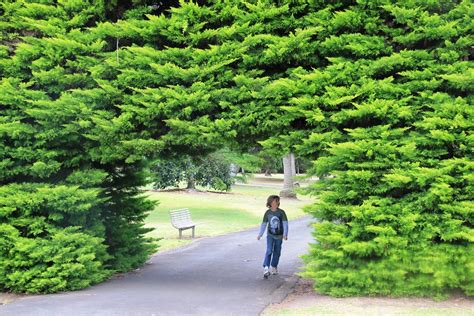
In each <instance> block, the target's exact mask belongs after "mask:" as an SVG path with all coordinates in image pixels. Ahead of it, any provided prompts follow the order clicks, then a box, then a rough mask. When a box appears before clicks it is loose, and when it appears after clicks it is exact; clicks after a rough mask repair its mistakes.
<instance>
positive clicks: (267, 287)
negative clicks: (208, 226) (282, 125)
mask: <svg viewBox="0 0 474 316" xmlns="http://www.w3.org/2000/svg"><path fill="white" fill-rule="evenodd" d="M310 222H311V220H310V218H309V217H305V218H302V219H299V220H296V221H291V222H290V223H289V226H290V231H289V239H288V241H284V242H283V248H282V256H281V259H280V265H279V270H280V274H279V275H277V276H270V278H269V279H268V280H264V279H263V277H262V267H261V265H262V261H263V255H264V252H265V238H262V239H261V240H260V241H257V240H256V236H257V229H256V228H255V229H252V230H247V231H243V232H239V233H233V234H229V235H224V236H219V237H213V238H203V239H200V240H197V241H196V242H194V243H192V244H191V245H189V246H186V247H184V248H180V249H176V250H171V251H167V252H163V253H158V254H156V255H155V256H153V257H152V258H151V259H150V261H149V263H148V264H147V265H145V266H144V267H143V268H142V269H139V270H137V271H135V272H131V273H128V274H125V275H123V276H121V277H115V278H113V279H112V280H110V281H107V282H104V283H102V284H99V285H96V286H93V287H90V288H88V289H85V290H81V291H75V292H68V293H62V294H51V295H35V296H27V297H24V298H20V299H19V300H16V301H14V302H12V303H10V304H7V305H3V306H0V315H2V316H7V315H15V316H21V315H35V316H37V315H48V316H51V315H67V316H69V315H71V316H72V315H74V316H75V315H150V316H151V315H226V316H230V315H239V316H240V315H258V314H260V312H261V311H262V310H263V309H264V308H265V307H266V306H267V305H269V304H271V303H278V302H281V301H282V300H283V299H284V298H285V297H286V296H287V295H288V293H289V292H290V290H291V288H292V287H293V286H294V284H295V282H296V279H297V278H296V277H295V276H294V273H295V272H298V268H299V267H300V266H301V259H300V258H299V256H300V255H302V254H304V253H305V252H306V251H307V249H308V243H310V242H311V241H312V237H311V227H310ZM198 229H199V228H198Z"/></svg>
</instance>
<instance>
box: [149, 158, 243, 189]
mask: <svg viewBox="0 0 474 316" xmlns="http://www.w3.org/2000/svg"><path fill="white" fill-rule="evenodd" d="M230 171H231V170H230V161H229V160H227V159H226V158H225V157H224V156H223V155H222V154H220V153H213V154H209V155H207V156H205V157H190V156H184V157H183V158H169V159H160V160H158V161H156V162H155V163H153V164H152V167H151V180H152V181H153V183H154V184H153V186H154V187H155V188H157V189H165V188H167V187H179V185H180V183H182V182H186V184H187V185H186V189H189V190H194V189H196V185H199V186H203V187H208V188H212V189H214V190H217V191H229V190H230V189H231V185H232V184H233V181H234V179H233V178H232V176H231V172H230Z"/></svg>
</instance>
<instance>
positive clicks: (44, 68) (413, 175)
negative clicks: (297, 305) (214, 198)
mask: <svg viewBox="0 0 474 316" xmlns="http://www.w3.org/2000/svg"><path fill="white" fill-rule="evenodd" d="M172 3H173V2H169V3H168V2H167V3H166V4H165V5H163V8H154V7H147V5H149V4H150V3H149V2H148V1H141V0H140V1H132V2H127V3H125V2H120V1H113V2H110V3H108V4H107V5H106V6H104V4H103V2H102V1H95V0H94V1H93V0H91V1H79V2H78V1H72V2H70V1H59V2H54V1H38V2H37V3H35V2H34V1H4V2H2V4H1V10H2V11H3V12H4V14H3V15H1V16H0V78H2V79H1V80H0V107H1V112H0V138H1V139H2V141H1V142H0V157H1V159H0V181H1V184H2V185H4V186H6V188H7V189H5V190H6V191H5V192H6V193H4V196H5V197H4V198H3V200H2V204H1V205H0V207H1V209H2V215H1V216H2V225H7V226H8V227H7V226H5V227H6V228H5V229H6V230H7V231H8V232H10V233H11V234H13V235H12V236H18V238H27V239H31V240H32V241H30V242H39V240H38V241H35V239H36V238H42V239H46V240H50V239H51V238H52V236H53V235H54V234H55V232H56V230H55V229H58V227H60V228H63V227H79V228H78V229H79V230H78V232H80V233H81V234H86V235H88V236H90V237H91V238H99V239H100V240H104V241H103V245H105V246H106V247H107V252H108V254H109V255H110V259H104V257H101V256H97V258H102V259H100V260H99V259H98V261H99V262H100V263H101V264H102V269H110V270H112V269H117V270H120V271H124V270H127V269H130V268H132V267H134V266H137V265H139V264H141V263H143V262H144V260H146V257H147V255H148V254H149V253H150V252H151V251H152V250H153V246H152V244H151V243H150V240H147V239H146V238H144V237H143V234H144V233H146V232H147V229H145V228H144V227H143V221H144V218H145V216H146V213H147V212H148V211H149V210H150V209H151V208H152V207H153V205H152V203H150V202H147V201H146V200H145V199H143V198H142V197H141V195H140V193H141V192H140V190H139V188H140V187H141V186H143V185H144V184H145V183H146V181H145V179H146V177H145V175H144V174H143V170H144V161H145V158H146V157H148V156H158V157H159V158H165V157H171V156H174V155H176V154H177V153H179V154H180V155H188V156H190V157H198V156H206V155H208V154H209V153H211V152H214V151H215V150H216V149H219V148H222V147H223V146H229V147H230V148H240V149H241V150H242V151H246V150H248V149H250V148H254V147H255V146H256V144H257V143H260V144H261V145H262V146H263V147H264V149H265V151H264V152H265V153H270V155H271V156H272V157H273V156H275V155H277V154H280V153H284V152H288V151H289V150H292V151H293V152H295V153H296V154H297V155H298V156H300V157H304V158H307V159H311V160H312V161H314V165H313V166H312V168H311V172H312V173H313V174H315V175H317V176H319V177H320V178H321V181H318V182H317V184H315V185H314V186H313V187H310V188H309V189H308V191H309V192H310V193H312V194H314V195H318V196H319V198H320V199H319V202H318V203H317V204H315V205H312V206H310V207H308V212H309V213H311V214H312V215H313V216H315V217H316V218H318V219H319V220H320V223H319V224H317V225H316V228H315V232H314V236H315V238H316V240H317V243H315V244H314V245H312V247H311V250H310V253H309V254H308V255H307V256H306V258H305V262H306V270H305V272H304V275H306V276H307V277H311V278H314V279H315V280H316V282H315V286H316V288H317V289H319V290H320V291H322V292H324V293H329V294H332V295H338V296H344V295H355V294H357V295H376V294H384V295H388V294H389V295H433V296H443V295H445V294H446V293H447V291H448V290H450V289H462V290H463V291H464V292H465V293H467V294H469V295H472V293H473V288H472V286H473V284H474V277H473V275H474V272H473V265H472V263H471V262H472V259H471V258H472V253H473V250H472V239H473V237H472V236H473V230H472V227H473V215H472V210H473V201H472V196H474V195H473V193H474V190H473V177H472V174H473V162H472V161H473V150H472V148H474V142H473V140H474V138H473V136H472V130H473V122H474V118H473V114H474V113H473V109H472V103H473V102H472V101H473V98H472V91H471V90H472V88H471V87H472V75H473V72H472V68H473V67H472V46H473V44H474V43H473V37H472V34H471V33H472V12H473V5H472V3H471V1H450V0H446V1H412V0H406V1H389V0H384V1H315V2H311V1H266V0H265V1H250V2H242V1H233V0H232V1H212V2H199V3H194V2H188V1H181V2H179V6H178V5H177V6H178V7H176V8H172V9H170V10H169V11H166V12H164V11H163V10H165V9H164V8H166V9H167V8H169V7H170V5H171V4H172ZM128 9H130V11H127V10H128ZM162 12H164V14H160V13H162ZM107 17H108V18H109V20H106V18H107ZM119 18H121V19H119ZM117 19H118V20H117ZM115 20H117V22H114V21H115ZM82 177H84V180H82V179H81V178H82ZM206 181H208V182H207V183H211V182H212V178H211V179H208V180H206ZM224 184H225V183H224ZM217 186H218V187H223V186H222V183H218V184H217ZM15 190H17V192H16V191H15ZM44 190H47V191H48V190H51V192H54V194H52V197H53V199H52V200H49V199H47V200H43V199H42V198H37V199H38V201H36V202H33V203H32V204H31V205H32V207H33V209H32V210H31V211H30V212H31V213H28V214H26V213H21V212H23V211H22V210H17V209H16V205H17V204H16V203H17V202H16V201H18V203H20V202H21V203H23V204H25V205H29V204H27V203H25V202H22V198H21V197H19V196H22V195H25V194H28V195H32V196H35V197H36V196H38V195H40V194H42V193H38V192H43V191H44ZM24 192H27V193H24ZM23 193H24V194H23ZM60 197H61V198H60ZM60 200H61V201H60ZM74 200H76V201H79V202H78V204H81V203H84V204H85V205H84V206H82V208H77V207H76V204H73V203H72V202H71V201H74ZM48 203H52V206H49V204H48ZM63 203H64V204H63ZM18 205H21V204H18ZM46 205H48V206H46ZM69 205H74V207H72V210H75V211H74V212H69V211H67V208H68V207H69ZM27 209H29V208H28V207H26V208H25V210H27ZM25 216H27V217H25ZM30 222H31V223H30ZM2 227H3V226H2ZM15 230H16V231H18V232H19V233H18V234H19V235H15V234H17V233H14V232H15ZM10 233H8V234H10ZM35 234H39V235H35ZM71 234H73V233H72V232H71ZM36 236H37V237H36ZM15 238H16V237H15ZM48 238H49V239H48ZM7 250H8V249H7ZM38 262H39V261H38ZM97 267H98V266H97ZM91 269H92V268H91ZM97 269H99V270H100V269H101V268H97ZM99 270H97V271H99ZM110 270H108V271H110ZM102 272H104V274H105V272H106V271H105V270H104V271H102ZM8 273H9V274H12V273H14V271H13V270H11V272H8ZM98 273H99V272H98ZM99 274H100V273H99ZM7 278H8V276H7ZM98 279H99V278H96V277H94V278H93V280H91V282H93V281H94V280H98ZM94 282H95V281H94ZM1 286H3V287H7V285H6V283H5V284H2V285H1ZM9 286H10V285H9ZM9 286H8V287H9ZM52 287H54V285H52Z"/></svg>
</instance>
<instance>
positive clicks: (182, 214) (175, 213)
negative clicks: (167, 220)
mask: <svg viewBox="0 0 474 316" xmlns="http://www.w3.org/2000/svg"><path fill="white" fill-rule="evenodd" d="M169 213H170V217H171V224H172V225H173V227H174V228H176V229H178V230H179V238H180V239H181V236H182V235H181V231H182V230H185V229H189V228H192V229H193V238H194V227H195V226H196V224H194V222H193V221H192V220H191V213H190V212H189V209H187V208H182V209H178V210H171V211H170V212H169Z"/></svg>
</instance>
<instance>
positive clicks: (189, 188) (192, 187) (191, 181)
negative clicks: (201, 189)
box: [186, 175, 196, 191]
mask: <svg viewBox="0 0 474 316" xmlns="http://www.w3.org/2000/svg"><path fill="white" fill-rule="evenodd" d="M186 190H187V191H196V183H195V182H194V176H193V175H189V177H188V185H187V187H186Z"/></svg>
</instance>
